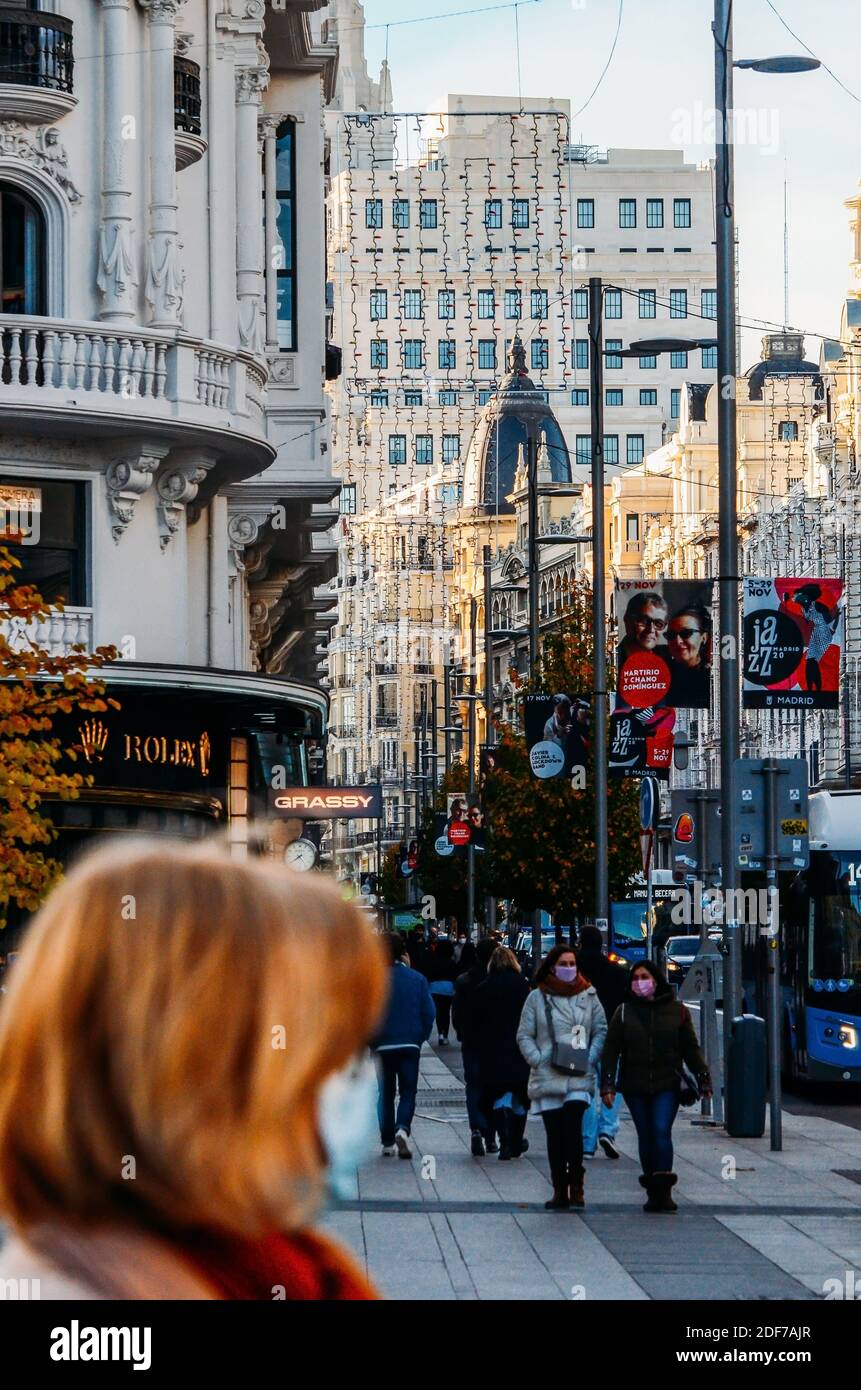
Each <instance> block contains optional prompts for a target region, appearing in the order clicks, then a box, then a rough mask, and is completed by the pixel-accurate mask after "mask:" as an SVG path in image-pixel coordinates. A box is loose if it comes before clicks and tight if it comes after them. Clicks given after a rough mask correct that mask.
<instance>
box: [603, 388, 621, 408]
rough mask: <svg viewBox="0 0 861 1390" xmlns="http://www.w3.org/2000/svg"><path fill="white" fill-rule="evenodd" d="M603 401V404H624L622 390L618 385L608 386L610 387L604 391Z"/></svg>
mask: <svg viewBox="0 0 861 1390" xmlns="http://www.w3.org/2000/svg"><path fill="white" fill-rule="evenodd" d="M604 403H605V405H624V404H625V393H624V391H622V390H621V389H620V388H619V387H615V386H614V387H610V389H609V390H608V391H605V393H604Z"/></svg>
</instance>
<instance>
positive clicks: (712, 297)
mask: <svg viewBox="0 0 861 1390" xmlns="http://www.w3.org/2000/svg"><path fill="white" fill-rule="evenodd" d="M700 311H701V313H702V316H703V318H704V319H716V318H717V290H702V291H701V293H700Z"/></svg>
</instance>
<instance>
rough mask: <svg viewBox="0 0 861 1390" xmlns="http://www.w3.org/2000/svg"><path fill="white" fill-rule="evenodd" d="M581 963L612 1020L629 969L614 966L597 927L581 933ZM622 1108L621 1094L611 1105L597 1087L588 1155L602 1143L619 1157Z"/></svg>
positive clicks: (589, 1113) (587, 1122) (586, 1128)
mask: <svg viewBox="0 0 861 1390" xmlns="http://www.w3.org/2000/svg"><path fill="white" fill-rule="evenodd" d="M577 966H578V968H579V970H580V973H581V975H585V976H586V979H587V980H588V981H589V983H590V984H592V985H594V986H595V992H596V994H597V995H598V1000H599V1002H600V1004H601V1008H602V1009H603V1010H604V1014H605V1017H606V1018H608V1019H611V1018H612V1017H613V1015H614V1013H615V1012H616V1010H617V1008H618V1007H619V1005H620V1004H621V1003H622V1000H623V999H624V998H625V994H626V993H627V989H628V972H627V970H626V969H625V967H624V966H622V965H614V964H613V962H612V961H611V960H608V959H607V955H606V952H605V951H604V938H603V937H602V935H601V933H600V931H599V929H598V928H597V927H591V926H590V927H584V928H583V930H582V931H581V932H580V945H579V947H578V950H577ZM599 1074H600V1072H599ZM621 1109H622V1096H621V1093H620V1094H618V1095H617V1096H616V1099H615V1100H614V1101H613V1104H612V1105H611V1106H610V1107H609V1108H608V1107H607V1106H606V1105H604V1103H603V1101H602V1100H601V1097H600V1095H599V1094H598V1087H597V1086H596V1087H595V1091H594V1093H593V1095H592V1098H591V1100H590V1101H589V1105H588V1107H587V1109H586V1113H585V1115H584V1116H583V1157H584V1158H594V1157H595V1154H596V1152H597V1149H598V1146H599V1145H600V1147H601V1149H602V1151H603V1152H604V1153H605V1154H606V1155H607V1157H608V1158H618V1157H619V1150H618V1148H617V1147H616V1135H617V1134H618V1133H619V1112H620V1111H621Z"/></svg>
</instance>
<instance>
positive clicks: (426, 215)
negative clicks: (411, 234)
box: [419, 198, 437, 231]
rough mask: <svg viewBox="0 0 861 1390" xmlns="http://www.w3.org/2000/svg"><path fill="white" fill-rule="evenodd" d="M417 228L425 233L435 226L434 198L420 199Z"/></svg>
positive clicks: (435, 203) (435, 208) (435, 206)
mask: <svg viewBox="0 0 861 1390" xmlns="http://www.w3.org/2000/svg"><path fill="white" fill-rule="evenodd" d="M419 226H420V227H424V228H425V229H426V230H427V231H430V230H432V229H433V228H435V227H436V226H437V202H436V198H422V199H421V201H420V203H419Z"/></svg>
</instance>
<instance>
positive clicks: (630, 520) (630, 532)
mask: <svg viewBox="0 0 861 1390" xmlns="http://www.w3.org/2000/svg"><path fill="white" fill-rule="evenodd" d="M639 539H640V518H639V515H638V513H637V512H628V513H627V515H626V517H625V540H626V541H628V543H629V544H630V543H631V541H633V542H634V544H635V545H636V544H637V542H638V541H639Z"/></svg>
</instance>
